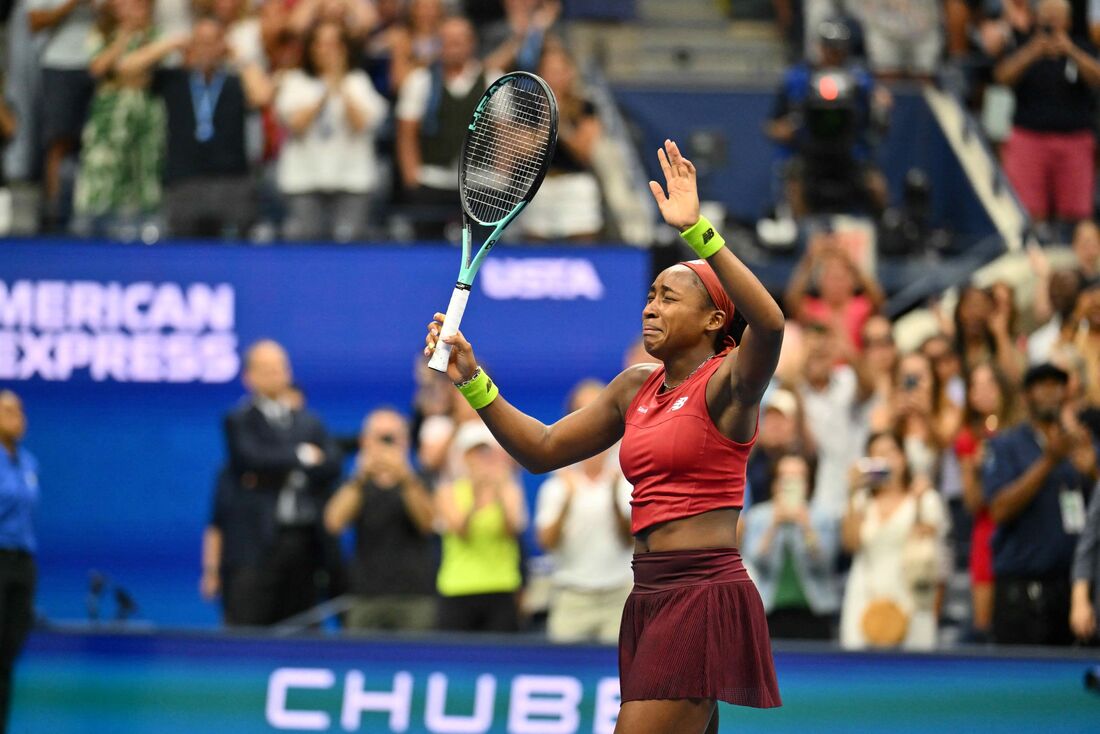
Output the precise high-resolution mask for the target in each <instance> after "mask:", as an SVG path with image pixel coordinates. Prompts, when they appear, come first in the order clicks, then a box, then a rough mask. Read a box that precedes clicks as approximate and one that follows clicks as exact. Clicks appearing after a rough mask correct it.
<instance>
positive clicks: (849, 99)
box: [765, 20, 893, 217]
mask: <svg viewBox="0 0 1100 734" xmlns="http://www.w3.org/2000/svg"><path fill="white" fill-rule="evenodd" d="M818 41H819V43H820V46H821V53H820V62H818V63H814V64H810V63H808V62H800V63H798V64H796V65H795V66H793V67H792V68H790V69H789V70H788V71H787V73H786V75H785V76H784V80H783V85H782V87H781V88H780V90H779V94H778V96H777V99H776V103H775V108H774V109H773V111H772V116H771V119H770V120H769V121H768V123H767V124H766V126H765V133H766V134H767V135H768V137H769V138H771V139H772V140H774V141H775V142H776V143H778V145H779V155H780V159H781V161H782V162H785V163H786V164H787V166H786V169H787V170H786V172H785V179H786V180H785V188H786V196H787V200H788V203H789V205H790V208H791V213H792V214H793V215H794V216H795V217H802V216H805V215H807V214H818V213H829V212H842V213H847V212H852V211H872V212H874V213H876V214H877V213H880V212H881V211H882V210H883V209H884V208H885V207H886V199H887V189H886V181H885V179H884V177H883V175H882V173H881V172H880V171H879V170H878V169H877V168H875V167H874V166H873V164H872V160H871V159H872V150H873V147H874V138H875V137H876V135H879V134H881V133H882V132H884V131H885V128H886V126H887V120H888V117H889V110H890V107H891V106H892V104H893V100H892V98H891V97H890V94H889V92H887V91H886V89H885V88H882V87H876V86H875V83H874V79H873V78H872V77H871V75H870V74H869V73H868V72H867V70H866V69H863V68H861V67H859V66H857V65H856V64H854V63H852V62H851V61H850V60H849V47H850V44H851V31H850V30H849V29H848V26H847V25H845V24H844V23H843V22H842V21H839V20H828V21H825V22H823V23H821V24H820V25H819V26H818Z"/></svg>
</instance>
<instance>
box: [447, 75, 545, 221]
mask: <svg viewBox="0 0 1100 734" xmlns="http://www.w3.org/2000/svg"><path fill="white" fill-rule="evenodd" d="M551 143H552V140H551V108H550V101H549V100H548V98H547V97H546V94H545V92H544V91H543V89H542V87H541V86H540V85H538V84H537V83H534V82H531V81H528V80H523V79H520V80H517V81H516V82H514V83H512V84H509V85H507V86H505V87H503V88H502V89H500V90H499V91H498V92H497V93H495V94H494V95H493V96H492V97H490V99H489V101H488V103H487V104H486V107H485V110H484V112H483V113H482V114H481V117H480V118H479V119H478V122H477V125H476V127H475V128H474V129H473V130H471V131H470V145H469V146H468V148H467V155H466V160H465V162H464V170H465V176H464V180H463V186H464V188H465V189H466V191H465V194H466V201H467V204H468V206H469V208H470V213H471V214H472V215H473V216H474V217H475V218H476V219H477V220H479V221H481V222H485V223H490V222H497V221H500V220H502V219H504V218H505V217H506V216H508V214H510V213H511V212H512V210H513V209H514V208H515V206H516V205H517V204H518V203H519V202H520V201H522V200H523V199H524V198H526V197H527V196H528V194H529V193H530V189H531V187H532V185H533V184H534V183H535V181H536V180H537V179H538V178H539V175H540V174H541V172H542V170H543V166H544V163H545V162H546V157H547V155H548V153H549V150H550V148H551Z"/></svg>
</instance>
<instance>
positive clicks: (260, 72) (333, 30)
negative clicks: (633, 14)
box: [0, 0, 604, 242]
mask: <svg viewBox="0 0 1100 734" xmlns="http://www.w3.org/2000/svg"><path fill="white" fill-rule="evenodd" d="M467 11H469V13H474V14H476V15H477V18H478V22H477V25H476V26H475V24H474V23H473V22H472V21H471V20H470V17H468V15H469V13H468V12H467ZM560 13H561V3H560V2H556V1H555V0H503V1H502V2H499V3H492V2H491V3H483V2H461V1H459V0H403V1H402V0H377V1H375V0H297V1H293V0H263V2H260V1H259V0H256V1H253V0H193V1H190V2H189V1H188V0H26V7H25V8H24V7H23V6H22V5H21V4H20V5H17V7H16V8H15V10H14V12H13V13H12V15H11V17H10V19H9V24H19V23H25V24H26V30H27V33H26V34H25V38H24V40H23V42H22V43H13V44H11V45H10V47H9V48H8V50H7V51H8V57H9V59H10V60H11V64H10V67H11V71H10V73H9V74H8V75H7V77H6V79H5V90H4V91H5V96H6V97H7V98H8V99H10V100H11V103H10V105H0V140H3V141H5V142H8V141H11V140H12V138H13V137H15V136H16V133H17V130H18V131H19V132H20V135H21V141H20V145H21V146H22V151H23V154H22V159H23V165H22V166H21V167H20V168H21V169H22V170H20V171H19V173H18V174H17V175H19V176H21V177H23V178H25V179H28V180H32V179H35V178H36V177H40V179H41V183H42V186H41V192H42V211H41V218H40V222H41V229H42V230H43V231H45V232H65V231H68V232H72V233H76V234H78V235H92V236H100V237H102V236H107V237H114V238H121V239H137V238H141V239H144V240H146V241H151V240H152V239H156V238H159V237H162V236H171V237H215V238H236V239H246V238H250V239H253V240H257V241H270V240H272V239H276V238H285V239H290V240H299V241H301V240H304V241H310V240H335V241H339V242H348V241H362V240H366V239H370V238H387V237H394V236H399V235H401V234H404V233H408V234H411V235H417V236H421V237H433V238H434V237H440V236H443V235H444V234H447V233H448V231H449V230H448V225H449V224H451V223H452V222H454V221H455V220H456V219H458V218H459V216H460V209H459V206H458V195H457V187H458V181H457V170H458V157H459V154H460V151H461V146H462V140H463V135H464V131H465V129H466V124H467V122H468V120H469V118H470V115H471V113H472V110H473V107H474V106H475V105H476V103H477V101H478V99H479V98H480V97H481V94H482V93H483V92H484V90H485V89H486V88H487V86H488V84H489V83H491V82H492V81H493V80H495V79H496V78H497V77H499V76H500V75H501V74H502V73H504V72H507V71H512V70H527V71H538V72H540V73H541V74H542V75H543V76H544V77H545V78H546V79H547V80H548V82H549V83H550V84H551V86H552V87H553V89H554V91H555V92H556V94H557V96H558V98H559V100H560V102H561V118H560V128H559V146H558V152H557V155H556V157H555V159H554V161H553V168H552V170H551V171H550V173H549V175H548V177H547V181H546V185H545V186H544V196H543V197H542V198H541V199H540V205H539V206H538V207H532V208H531V211H530V212H529V214H527V215H526V216H525V217H523V218H522V219H521V220H520V221H519V222H518V224H517V230H519V231H521V232H522V233H524V234H525V235H527V236H529V237H531V238H534V239H549V238H560V239H590V238H592V237H595V236H598V235H600V234H601V233H602V232H603V229H604V219H603V212H602V205H601V193H600V187H599V184H598V182H597V180H596V178H595V175H594V173H593V170H592V158H593V152H594V148H595V146H596V145H597V144H598V143H599V141H600V138H601V135H602V129H601V127H600V123H599V116H598V115H597V113H596V110H595V108H594V107H593V105H592V104H591V102H589V101H588V98H587V97H586V95H585V92H584V90H583V88H582V83H581V79H580V75H579V72H578V69H577V63H576V61H575V59H574V58H573V56H572V55H571V53H570V51H569V49H568V48H567V47H566V46H565V44H564V42H563V40H562V36H561V34H560V33H559V32H558V30H557V21H558V17H559V15H560ZM11 35H12V36H16V37H17V36H18V35H19V34H11ZM10 157H11V156H9V158H10ZM39 169H40V176H39V173H38V172H39ZM560 210H566V211H570V212H572V214H571V216H570V217H567V218H561V217H558V216H556V213H557V212H558V211H560ZM409 230H411V231H409Z"/></svg>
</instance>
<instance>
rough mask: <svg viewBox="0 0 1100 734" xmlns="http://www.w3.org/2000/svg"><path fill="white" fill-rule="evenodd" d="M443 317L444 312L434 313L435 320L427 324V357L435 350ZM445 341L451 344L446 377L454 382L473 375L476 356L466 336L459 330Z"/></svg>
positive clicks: (464, 379) (475, 367)
mask: <svg viewBox="0 0 1100 734" xmlns="http://www.w3.org/2000/svg"><path fill="white" fill-rule="evenodd" d="M444 318H445V315H444V314H442V313H436V315H435V320H434V321H432V322H431V323H429V324H428V335H427V336H425V337H424V344H425V347H424V356H426V357H428V358H429V359H430V358H431V356H432V353H433V352H435V346H436V343H437V342H438V340H439V334H440V332H441V331H442V330H443V319H444ZM446 342H447V343H448V344H450V345H451V359H450V361H449V362H448V363H447V377H449V378H451V382H453V383H455V384H458V383H460V382H465V381H466V380H468V379H470V378H471V377H473V375H474V371H475V370H477V357H475V356H474V348H473V347H472V346H471V345H470V342H468V341H466V337H464V336H463V335H462V332H461V331H459V332H457V333H456V334H455V335H454V336H452V337H448V338H447V339H446Z"/></svg>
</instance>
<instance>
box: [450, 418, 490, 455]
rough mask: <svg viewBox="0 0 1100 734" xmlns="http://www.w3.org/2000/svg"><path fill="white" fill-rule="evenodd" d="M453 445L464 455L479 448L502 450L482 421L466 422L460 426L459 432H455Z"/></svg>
mask: <svg viewBox="0 0 1100 734" xmlns="http://www.w3.org/2000/svg"><path fill="white" fill-rule="evenodd" d="M451 445H452V446H453V447H454V449H455V450H456V451H459V452H460V453H463V454H464V453H466V452H467V451H469V450H470V449H473V448H476V447H478V446H492V447H495V448H500V444H499V443H497V440H496V439H495V438H493V434H492V433H491V432H490V431H489V429H488V428H487V427H486V426H485V424H484V423H482V422H481V421H480V420H478V421H466V422H465V423H463V424H462V425H461V426H459V427H458V431H457V432H455V438H454V443H452V444H451Z"/></svg>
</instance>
